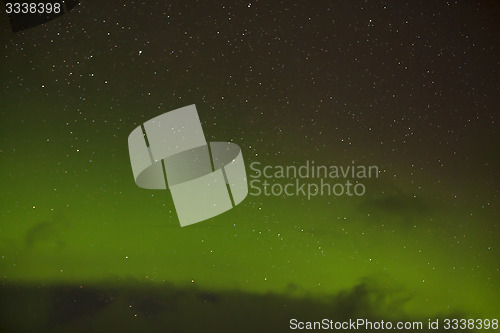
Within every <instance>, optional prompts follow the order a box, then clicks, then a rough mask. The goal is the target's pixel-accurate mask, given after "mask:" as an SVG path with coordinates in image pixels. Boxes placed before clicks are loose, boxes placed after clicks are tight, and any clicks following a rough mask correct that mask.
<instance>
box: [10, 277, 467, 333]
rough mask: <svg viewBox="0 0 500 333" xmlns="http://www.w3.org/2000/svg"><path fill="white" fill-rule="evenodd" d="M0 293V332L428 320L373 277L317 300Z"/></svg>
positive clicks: (187, 293)
mask: <svg viewBox="0 0 500 333" xmlns="http://www.w3.org/2000/svg"><path fill="white" fill-rule="evenodd" d="M292 289H294V288H292ZM0 294H1V295H2V297H0V309H1V311H0V328H1V329H2V331H3V332H35V331H37V332H44V331H50V332H111V331H117V330H120V331H127V332H286V331H289V320H290V319H291V318H297V319H298V320H301V321H320V320H322V319H323V318H329V319H332V320H334V321H344V320H349V319H357V318H365V319H369V320H372V321H376V320H382V319H383V320H385V321H387V320H391V321H393V322H394V321H398V320H411V321H422V322H424V324H425V323H427V318H414V317H411V316H409V315H407V314H405V313H404V311H403V310H402V309H403V308H404V305H405V304H406V303H407V302H408V301H409V300H411V296H409V295H410V294H409V293H408V292H405V291H404V290H403V289H397V288H389V289H388V288H387V287H384V286H382V285H381V284H378V283H377V282H376V281H375V280H373V279H365V280H364V281H362V282H361V283H359V284H357V285H356V286H354V287H353V288H351V289H346V290H343V291H341V292H339V293H338V294H336V295H334V296H331V297H324V298H320V299H317V298H313V297H302V298H300V297H296V296H293V297H292V296H286V295H278V294H266V295H258V294H249V293H244V292H238V291H227V292H208V291H201V290H199V289H198V288H197V287H196V286H195V287H192V288H184V289H180V288H175V287H172V286H168V285H164V286H152V285H139V284H134V285H122V286H113V287H108V288H106V287H100V286H68V285H50V286H27V285H2V286H1V287H0ZM453 316H454V317H457V316H458V317H459V318H466V317H464V316H463V315H460V314H458V313H453V314H452V313H448V314H436V316H435V317H433V318H436V317H439V318H443V317H448V318H449V317H453ZM424 327H425V326H424ZM425 331H426V330H425V329H424V330H423V331H422V332H425Z"/></svg>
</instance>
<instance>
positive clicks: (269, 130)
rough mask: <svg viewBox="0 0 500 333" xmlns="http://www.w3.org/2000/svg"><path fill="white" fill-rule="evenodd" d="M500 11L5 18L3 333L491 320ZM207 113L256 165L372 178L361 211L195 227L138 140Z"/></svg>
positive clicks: (210, 130) (255, 215) (91, 11)
mask: <svg viewBox="0 0 500 333" xmlns="http://www.w3.org/2000/svg"><path fill="white" fill-rule="evenodd" d="M499 9H500V6H499V5H498V2H495V1H457V2H454V1H432V2H431V1H427V2H423V1H422V2H421V1H411V2H404V1H401V2H399V1H392V2H389V1H381V2H375V1H344V2H314V3H311V2H304V1H300V2H277V1H274V2H270V1H268V2H261V1H251V2H236V3H232V4H230V5H229V4H227V5H224V4H216V3H211V2H206V3H204V2H200V1H190V2H189V3H188V2H186V3H184V2H181V1H174V2H170V1H169V2H155V1H147V2H146V1H145V2H136V1H126V2H123V1H99V2H97V1H95V2H94V1H93V2H91V1H82V3H81V5H80V6H78V7H77V8H75V9H74V10H72V11H71V12H69V13H68V14H66V15H63V16H62V17H60V18H58V19H56V20H53V21H51V22H48V23H46V24H44V25H41V26H38V27H35V28H32V29H28V30H25V31H22V32H19V33H15V34H14V33H12V32H11V30H10V27H9V24H8V19H7V16H6V15H1V16H0V59H1V61H0V117H1V118H0V120H1V121H0V170H1V172H0V184H1V187H0V285H1V287H0V296H1V297H0V309H1V311H0V328H1V330H2V331H6V332H14V331H29V332H34V331H53V332H59V331H60V332H67V331H70V330H71V331H74V332H79V331H82V332H88V331H100V330H102V331H108V332H109V331H110V330H116V329H121V330H122V331H161V332H170V331H176V332H193V331H199V332H202V331H230V332H234V331H235V329H236V330H237V331H249V332H255V331H273V332H275V331H286V330H287V329H288V320H289V319H290V318H298V319H301V320H320V319H322V318H331V319H335V320H345V319H349V318H353V319H355V318H371V319H373V320H380V319H384V320H393V321H396V320H423V321H424V322H427V318H450V317H457V318H498V317H499V312H498V310H499V309H500V301H499V296H500V288H499V286H500V283H499V282H500V260H499V255H500V247H499V246H498V244H499V243H498V242H499V239H500V228H499V211H498V194H499V186H498V185H499V177H498V170H499V167H500V161H499V158H498V151H499V150H498V143H499V133H498V105H500V98H499V96H500V95H499V77H500V75H499V74H500V73H499V68H500V67H499V62H500V57H499V55H500V53H499V46H500V43H499V42H500V41H499V36H500V34H499V33H500V24H499V20H498V17H499V14H500V13H499ZM189 104H196V106H197V109H198V113H199V116H200V119H201V121H202V124H203V128H204V131H205V136H206V138H207V141H232V142H235V143H237V144H238V145H239V146H240V147H241V148H242V151H243V157H244V159H245V163H246V165H247V172H249V173H250V170H249V168H248V167H249V164H250V163H251V162H253V161H258V162H261V163H262V164H273V165H274V164H280V165H290V164H296V165H301V164H304V163H305V161H307V160H310V161H311V160H314V161H315V163H316V164H326V165H331V164H337V165H349V164H351V161H355V162H356V164H365V165H378V166H379V168H380V170H381V173H380V176H379V178H378V179H373V180H371V181H368V182H366V183H365V184H366V187H367V193H366V195H365V196H363V197H316V198H313V199H312V200H309V201H308V200H307V198H303V197H287V198H285V197H265V196H260V197H253V196H249V197H247V199H246V200H245V201H244V202H242V203H241V204H240V205H239V206H237V207H236V208H235V209H232V210H230V211H228V212H227V213H224V214H223V215H220V216H217V217H215V218H213V219H210V220H208V221H205V222H202V223H199V224H196V225H193V226H190V227H185V228H180V227H179V225H178V221H177V217H176V215H175V211H174V207H173V203H172V201H171V199H170V198H169V196H168V193H166V192H165V191H148V190H143V189H140V188H138V187H137V186H136V185H135V183H134V180H133V176H132V171H131V168H130V162H129V156H128V148H127V137H128V134H129V133H130V131H131V130H132V129H134V128H135V127H137V126H138V125H139V124H141V123H143V122H144V121H145V120H148V119H150V118H153V117H155V116H157V115H159V114H161V113H164V112H167V111H169V110H173V109H176V108H179V107H182V106H186V105H189Z"/></svg>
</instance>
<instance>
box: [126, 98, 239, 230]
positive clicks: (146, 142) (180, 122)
mask: <svg viewBox="0 0 500 333" xmlns="http://www.w3.org/2000/svg"><path fill="white" fill-rule="evenodd" d="M128 148H129V153H130V162H131V164H132V171H133V173H134V179H135V182H136V184H137V186H139V187H141V188H145V189H162V190H164V189H169V190H170V192H171V193H172V198H173V201H174V205H175V210H176V211H177V216H178V217H179V222H180V224H181V226H186V225H190V224H193V223H197V222H200V221H203V220H206V219H208V218H211V217H214V216H216V215H219V214H222V213H223V212H225V211H227V210H229V209H231V208H232V207H234V206H236V205H237V204H239V203H240V202H242V201H243V199H245V197H246V196H247V194H248V184H247V176H246V171H245V165H244V162H243V156H242V154H241V149H240V147H239V146H238V145H236V144H234V143H230V142H210V143H207V142H206V140H205V135H204V134H203V129H202V127H201V122H200V119H199V117H198V113H197V111H196V106H195V105H189V106H186V107H183V108H180V109H176V110H173V111H170V112H167V113H164V114H162V115H159V116H157V117H155V118H153V119H150V120H148V121H146V122H145V123H144V124H142V125H141V126H139V127H137V128H136V129H134V130H133V131H132V133H130V135H129V137H128Z"/></svg>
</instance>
